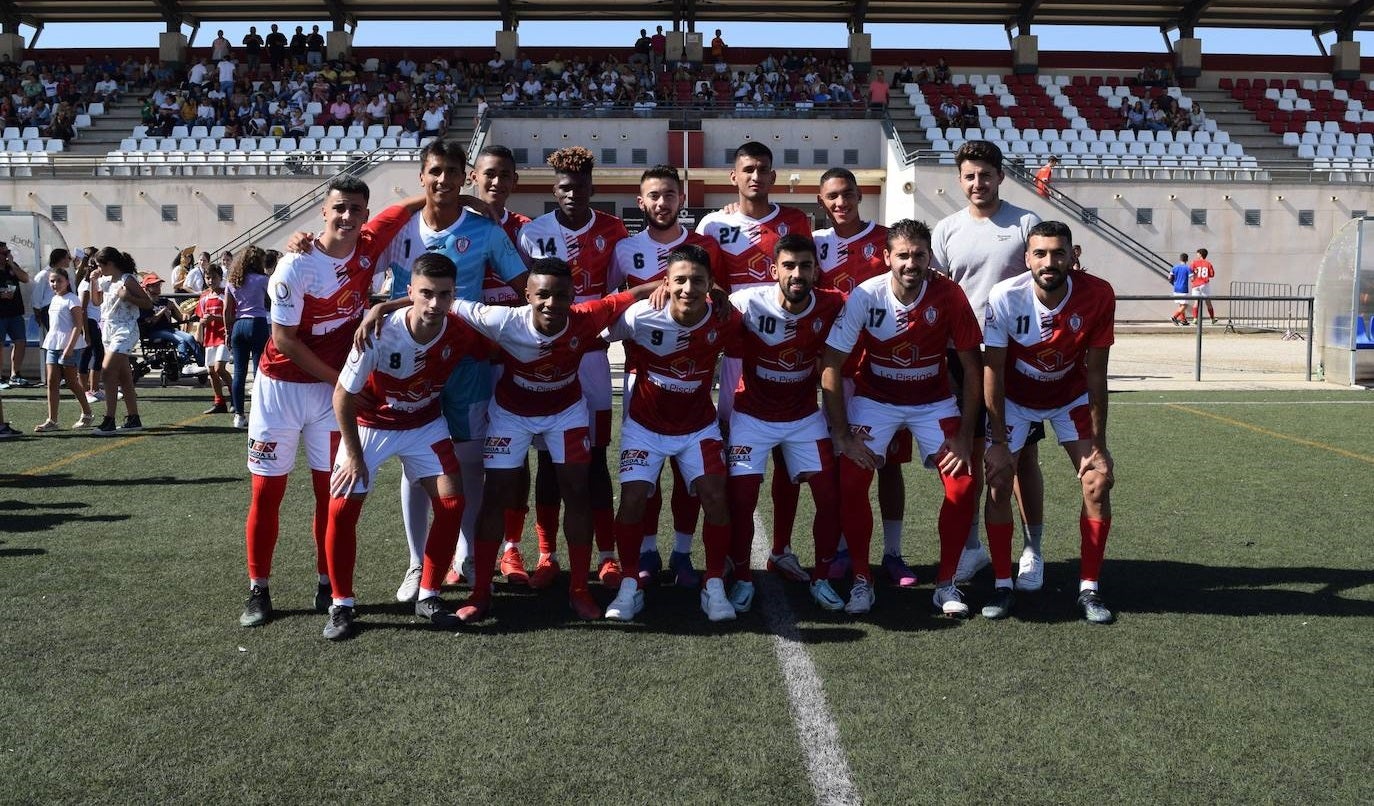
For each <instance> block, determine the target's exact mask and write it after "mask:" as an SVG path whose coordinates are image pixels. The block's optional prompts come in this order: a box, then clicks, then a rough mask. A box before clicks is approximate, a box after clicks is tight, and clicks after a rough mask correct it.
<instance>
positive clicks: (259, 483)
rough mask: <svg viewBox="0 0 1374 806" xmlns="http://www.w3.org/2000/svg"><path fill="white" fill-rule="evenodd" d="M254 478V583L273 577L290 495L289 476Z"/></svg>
mask: <svg viewBox="0 0 1374 806" xmlns="http://www.w3.org/2000/svg"><path fill="white" fill-rule="evenodd" d="M110 394H114V393H113V392H111V393H110ZM252 478H253V486H252V493H251V496H250V497H249V499H248V522H247V523H246V524H245V525H244V529H243V532H244V537H245V538H246V543H247V546H248V576H249V578H250V579H267V578H268V577H270V576H272V553H273V552H274V551H276V549H277V528H278V523H279V521H280V518H281V499H282V497H283V496H285V495H286V476H259V475H256V474H255V475H254V476H253V477H252Z"/></svg>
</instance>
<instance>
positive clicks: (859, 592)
mask: <svg viewBox="0 0 1374 806" xmlns="http://www.w3.org/2000/svg"><path fill="white" fill-rule="evenodd" d="M872 609H873V585H872V584H871V583H870V582H869V581H868V579H867V578H866V577H856V578H855V579H854V587H852V588H850V589H849V603H848V604H846V605H845V606H844V612H846V613H850V614H852V615H858V614H859V613H867V612H868V611H870V610H872Z"/></svg>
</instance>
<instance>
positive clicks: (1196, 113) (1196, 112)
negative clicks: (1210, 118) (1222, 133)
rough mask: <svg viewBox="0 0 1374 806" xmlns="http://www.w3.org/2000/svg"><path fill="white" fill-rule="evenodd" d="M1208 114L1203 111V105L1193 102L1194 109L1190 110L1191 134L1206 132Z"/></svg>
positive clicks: (1189, 128) (1189, 124)
mask: <svg viewBox="0 0 1374 806" xmlns="http://www.w3.org/2000/svg"><path fill="white" fill-rule="evenodd" d="M1206 129H1207V113H1206V112H1205V111H1203V109H1202V104H1200V103H1198V102H1197V101H1193V108H1192V109H1190V110H1188V130H1189V131H1191V132H1200V131H1206Z"/></svg>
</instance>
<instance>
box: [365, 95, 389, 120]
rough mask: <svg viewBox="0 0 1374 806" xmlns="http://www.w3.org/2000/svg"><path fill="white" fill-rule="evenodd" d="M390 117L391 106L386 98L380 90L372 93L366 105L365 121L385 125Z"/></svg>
mask: <svg viewBox="0 0 1374 806" xmlns="http://www.w3.org/2000/svg"><path fill="white" fill-rule="evenodd" d="M390 119H391V106H390V105H389V104H388V103H387V102H386V98H385V97H384V96H383V95H382V94H381V93H380V92H379V93H376V94H374V95H373V96H372V101H371V102H370V103H368V105H367V122H368V123H380V124H383V125H385V124H386V122H387V121H388V120H390Z"/></svg>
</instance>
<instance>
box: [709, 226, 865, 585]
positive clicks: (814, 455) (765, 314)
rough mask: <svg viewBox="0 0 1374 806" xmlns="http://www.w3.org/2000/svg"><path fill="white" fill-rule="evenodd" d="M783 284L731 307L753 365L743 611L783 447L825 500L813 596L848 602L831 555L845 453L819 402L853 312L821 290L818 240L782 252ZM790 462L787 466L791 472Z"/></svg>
mask: <svg viewBox="0 0 1374 806" xmlns="http://www.w3.org/2000/svg"><path fill="white" fill-rule="evenodd" d="M772 273H773V279H774V280H776V284H774V285H771V286H759V287H756V288H747V289H745V290H743V291H736V292H735V293H733V294H731V295H730V303H731V304H732V305H734V306H735V308H736V309H737V310H738V311H739V312H740V313H741V314H742V315H743V317H744V337H743V339H742V340H741V342H740V345H739V349H738V350H736V351H735V352H737V353H738V354H739V355H740V357H741V358H742V360H743V365H742V372H741V374H740V386H739V388H738V389H737V390H736V392H735V408H734V411H732V412H731V413H730V447H729V450H728V451H727V452H726V460H727V462H728V464H729V467H730V482H729V485H728V489H729V493H730V532H731V540H730V558H731V559H732V560H733V561H734V567H735V584H734V585H732V586H731V588H730V604H731V605H733V606H734V608H735V610H736V611H737V612H744V611H746V610H748V609H749V607H750V605H751V604H752V603H753V599H754V582H753V575H752V572H751V571H750V568H749V561H750V553H751V549H752V547H753V544H754V507H755V505H757V504H758V501H759V487H760V486H761V485H762V483H763V471H764V470H765V469H766V468H767V467H768V455H769V453H771V452H772V451H773V449H774V448H780V449H781V451H782V455H783V457H784V460H785V461H784V462H783V463H779V464H777V465H775V466H774V468H773V473H775V474H778V473H785V474H787V477H788V478H789V479H790V480H791V481H792V482H793V483H794V484H800V483H802V482H807V484H808V485H809V486H810V487H811V496H812V499H813V500H814V501H815V504H816V520H815V524H814V532H815V535H814V536H815V540H816V566H815V570H814V571H813V573H812V576H811V598H813V599H815V600H816V603H817V604H819V605H820V606H821V607H822V608H824V609H826V610H839V609H840V608H841V607H843V606H844V600H843V599H841V598H840V597H839V596H838V595H837V594H836V593H835V591H834V590H833V589H832V588H831V587H830V582H829V580H828V576H829V570H830V567H829V562H828V561H829V559H830V558H831V557H833V556H834V554H835V548H836V546H837V545H838V544H839V539H840V513H839V487H838V480H837V478H836V475H835V449H834V447H833V446H832V445H831V442H830V433H829V431H828V429H827V427H826V422H825V417H824V416H823V415H822V414H821V412H820V409H819V408H818V407H817V405H816V387H817V385H818V384H819V381H820V378H819V377H818V372H817V366H818V365H819V360H820V356H821V352H822V351H823V350H824V349H825V339H826V337H827V336H828V335H829V334H830V329H831V326H832V325H834V323H835V319H836V317H838V316H839V314H840V311H841V310H842V309H843V308H844V295H843V294H841V293H840V292H839V291H831V290H820V289H816V287H815V286H816V280H817V279H818V277H819V275H820V268H819V266H818V265H817V261H816V244H815V242H814V241H812V240H811V239H810V238H808V237H806V236H805V235H797V234H792V233H789V234H787V235H784V236H782V237H781V238H779V239H778V241H777V243H776V244H775V245H774V247H773V268H772ZM784 465H785V467H784Z"/></svg>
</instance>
